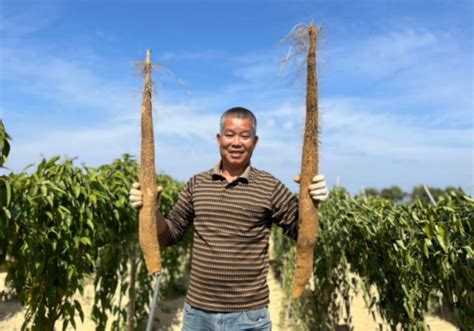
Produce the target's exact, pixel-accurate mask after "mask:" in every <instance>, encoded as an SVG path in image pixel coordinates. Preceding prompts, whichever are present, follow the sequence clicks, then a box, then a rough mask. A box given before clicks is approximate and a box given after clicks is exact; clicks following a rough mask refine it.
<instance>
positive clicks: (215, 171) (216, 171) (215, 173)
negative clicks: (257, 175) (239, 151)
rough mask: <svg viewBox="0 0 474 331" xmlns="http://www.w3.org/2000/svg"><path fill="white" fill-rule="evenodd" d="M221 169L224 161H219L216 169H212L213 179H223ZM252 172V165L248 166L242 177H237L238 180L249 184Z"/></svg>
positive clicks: (215, 166)
mask: <svg viewBox="0 0 474 331" xmlns="http://www.w3.org/2000/svg"><path fill="white" fill-rule="evenodd" d="M221 167H222V160H219V161H218V162H217V163H216V164H215V165H214V168H212V172H211V174H212V177H213V178H214V177H219V178H223V176H222V174H221ZM251 170H252V167H251V166H250V163H249V165H248V166H247V168H245V170H244V172H243V173H242V175H240V176H239V177H237V179H236V180H239V179H244V180H245V181H246V182H247V183H248V182H249V179H250V171H251Z"/></svg>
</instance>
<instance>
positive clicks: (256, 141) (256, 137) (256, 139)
mask: <svg viewBox="0 0 474 331" xmlns="http://www.w3.org/2000/svg"><path fill="white" fill-rule="evenodd" d="M257 143H258V136H255V146H257Z"/></svg>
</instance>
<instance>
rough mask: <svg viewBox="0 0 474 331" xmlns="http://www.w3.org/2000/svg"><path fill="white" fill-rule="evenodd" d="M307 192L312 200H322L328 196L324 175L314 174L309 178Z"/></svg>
mask: <svg viewBox="0 0 474 331" xmlns="http://www.w3.org/2000/svg"><path fill="white" fill-rule="evenodd" d="M311 182H312V184H311V185H310V186H309V194H310V195H311V197H312V198H313V200H314V201H319V202H324V201H326V200H327V199H328V198H329V191H328V188H327V185H326V181H325V180H324V175H316V176H314V177H313V179H312V180H311Z"/></svg>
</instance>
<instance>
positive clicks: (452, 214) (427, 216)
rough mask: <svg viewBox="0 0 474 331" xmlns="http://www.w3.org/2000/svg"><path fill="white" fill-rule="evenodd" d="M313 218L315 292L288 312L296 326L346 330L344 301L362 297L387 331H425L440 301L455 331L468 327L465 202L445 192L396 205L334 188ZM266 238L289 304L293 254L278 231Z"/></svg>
mask: <svg viewBox="0 0 474 331" xmlns="http://www.w3.org/2000/svg"><path fill="white" fill-rule="evenodd" d="M320 213H321V217H320V232H319V237H318V242H317V245H316V248H315V255H314V275H313V276H314V286H313V287H312V288H311V289H310V290H307V292H306V293H305V295H304V296H303V299H302V300H300V301H299V302H292V303H291V304H290V306H289V307H288V311H290V312H291V313H290V314H288V315H290V316H291V317H292V319H293V320H294V321H299V322H297V323H299V324H300V327H303V328H305V329H308V330H332V329H334V328H335V327H336V325H337V324H338V323H340V321H341V320H344V324H346V325H351V312H350V307H351V301H352V299H353V295H354V293H355V292H357V291H362V293H363V294H364V298H365V300H366V303H367V305H368V307H369V309H371V310H372V311H374V310H375V309H376V310H378V312H379V313H380V315H381V316H382V318H383V319H384V320H385V322H386V324H388V325H390V327H391V328H392V329H395V328H397V327H398V328H402V329H403V330H427V327H428V326H427V324H426V322H425V319H424V317H425V315H426V314H427V312H428V311H429V309H430V302H431V301H432V299H433V298H435V297H439V296H440V295H441V297H442V300H443V305H445V306H447V307H448V308H449V310H450V311H451V313H452V318H453V319H454V322H455V323H456V324H457V325H458V326H459V327H460V328H461V329H462V330H469V329H470V328H472V326H473V325H474V252H473V245H474V236H473V233H474V200H473V199H472V198H471V197H469V196H467V195H464V194H462V193H460V192H457V191H452V192H450V193H447V194H445V195H443V196H441V197H440V198H439V200H438V203H437V205H436V206H430V205H426V204H423V203H422V202H421V201H417V202H415V203H412V204H410V205H398V204H395V203H393V202H392V201H389V200H386V199H383V198H373V197H369V198H367V197H365V196H356V197H352V196H350V194H348V193H347V191H345V190H344V189H342V188H336V189H334V190H333V191H332V192H331V194H330V199H329V200H328V201H327V202H326V203H324V204H323V205H322V206H321V207H320ZM273 235H274V243H275V245H274V253H275V256H276V259H275V262H274V263H273V268H274V270H275V272H276V274H277V275H279V276H280V278H281V280H282V282H283V287H284V289H285V292H286V294H287V295H288V297H289V293H290V290H291V285H292V275H293V266H294V261H295V251H296V250H295V247H294V244H293V243H292V242H291V241H290V240H289V239H287V238H285V237H284V236H283V235H282V233H281V231H277V230H275V231H274V232H273ZM359 279H360V281H359ZM374 289H376V291H374Z"/></svg>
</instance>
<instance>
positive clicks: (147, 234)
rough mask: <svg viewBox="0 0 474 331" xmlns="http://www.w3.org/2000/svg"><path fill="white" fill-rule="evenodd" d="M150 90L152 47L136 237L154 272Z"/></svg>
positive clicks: (156, 251) (144, 109)
mask: <svg viewBox="0 0 474 331" xmlns="http://www.w3.org/2000/svg"><path fill="white" fill-rule="evenodd" d="M151 93H152V81H151V51H150V50H147V56H146V62H145V87H144V90H143V101H142V108H141V134H142V142H141V160H140V189H141V191H142V193H143V206H142V208H141V209H140V214H139V220H140V225H139V240H140V247H141V249H142V251H143V255H144V256H145V263H146V267H147V270H148V273H150V274H155V273H159V272H161V256H160V245H159V243H158V234H157V228H156V214H155V210H156V197H157V188H156V173H155V146H154V140H153V117H152V103H151Z"/></svg>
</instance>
